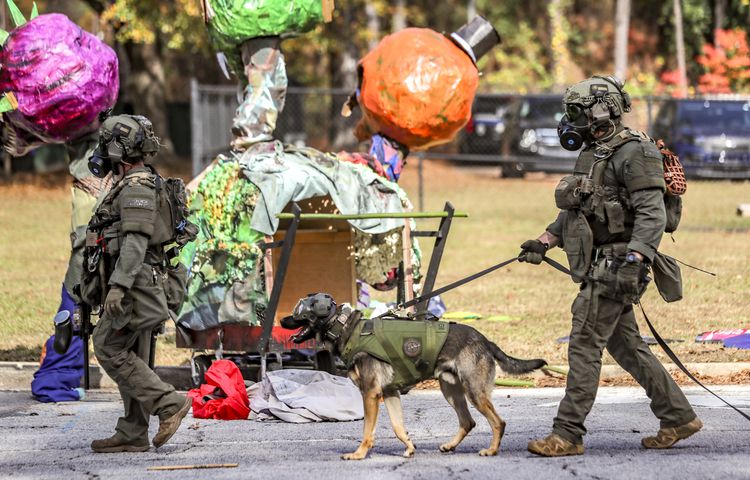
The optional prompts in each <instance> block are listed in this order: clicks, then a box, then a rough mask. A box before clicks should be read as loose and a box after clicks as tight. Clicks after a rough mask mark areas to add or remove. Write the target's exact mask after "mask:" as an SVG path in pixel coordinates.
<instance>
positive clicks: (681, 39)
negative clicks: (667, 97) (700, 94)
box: [672, 0, 688, 97]
mask: <svg viewBox="0 0 750 480" xmlns="http://www.w3.org/2000/svg"><path fill="white" fill-rule="evenodd" d="M672 5H673V6H674V7H673V8H674V31H675V42H677V45H676V47H677V70H678V71H679V74H680V83H679V94H680V96H681V97H687V93H688V92H687V67H686V62H685V36H684V34H683V32H682V5H680V0H672Z"/></svg>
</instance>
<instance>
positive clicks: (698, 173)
mask: <svg viewBox="0 0 750 480" xmlns="http://www.w3.org/2000/svg"><path fill="white" fill-rule="evenodd" d="M651 136H652V137H654V138H663V139H664V141H665V142H666V144H667V146H668V147H669V148H671V149H672V150H673V151H674V152H675V153H676V154H677V155H679V156H680V161H681V162H682V165H683V166H684V167H685V173H686V175H688V176H690V177H694V178H695V177H702V178H731V179H749V178H750V100H723V99H720V100H709V99H690V100H688V99H674V100H673V99H670V100H667V101H666V102H665V103H664V105H662V107H661V109H660V110H659V114H658V115H657V117H656V118H655V120H654V122H653V128H652V132H651Z"/></svg>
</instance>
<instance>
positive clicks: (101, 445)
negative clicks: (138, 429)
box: [91, 433, 149, 453]
mask: <svg viewBox="0 0 750 480" xmlns="http://www.w3.org/2000/svg"><path fill="white" fill-rule="evenodd" d="M148 449H149V444H148V439H147V438H146V439H144V440H143V442H136V443H128V442H126V441H125V440H124V439H123V438H122V437H121V436H119V435H118V434H116V433H115V434H114V435H112V436H111V437H109V438H102V439H101V440H94V441H93V442H91V450H93V451H95V452H96V453H118V452H146V451H148Z"/></svg>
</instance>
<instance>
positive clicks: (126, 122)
mask: <svg viewBox="0 0 750 480" xmlns="http://www.w3.org/2000/svg"><path fill="white" fill-rule="evenodd" d="M158 151H159V138H158V137H157V136H156V135H155V134H154V127H153V125H152V124H151V121H150V120H149V119H147V118H146V117H144V116H142V115H115V116H114V117H109V118H107V119H106V120H105V121H104V122H103V123H102V126H101V127H100V128H99V145H98V146H97V148H96V150H95V151H94V155H93V156H92V157H91V158H90V159H89V170H91V172H92V173H93V174H94V175H96V176H97V177H100V178H103V177H105V176H106V175H107V173H109V172H110V171H111V170H112V164H113V163H120V162H124V163H132V161H135V160H141V159H143V158H144V157H149V156H152V155H154V154H156V152H158Z"/></svg>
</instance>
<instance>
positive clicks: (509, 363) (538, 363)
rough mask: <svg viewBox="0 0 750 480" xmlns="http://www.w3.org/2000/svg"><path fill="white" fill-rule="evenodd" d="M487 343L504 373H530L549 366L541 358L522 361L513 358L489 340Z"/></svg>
mask: <svg viewBox="0 0 750 480" xmlns="http://www.w3.org/2000/svg"><path fill="white" fill-rule="evenodd" d="M486 343H487V347H489V349H490V351H491V352H492V356H493V357H495V360H497V363H498V364H499V365H500V368H502V369H503V371H504V372H506V373H510V374H511V375H520V374H522V373H529V372H531V371H533V370H536V369H537V368H542V367H543V366H545V365H547V361H546V360H542V359H541V358H535V359H533V360H521V359H519V358H513V357H511V356H510V355H508V354H506V353H505V352H503V351H502V350H500V347H498V346H497V345H495V344H494V343H492V342H490V341H489V340H487V341H486Z"/></svg>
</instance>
